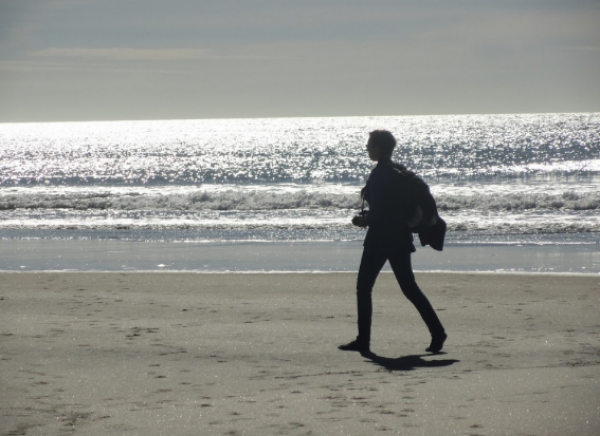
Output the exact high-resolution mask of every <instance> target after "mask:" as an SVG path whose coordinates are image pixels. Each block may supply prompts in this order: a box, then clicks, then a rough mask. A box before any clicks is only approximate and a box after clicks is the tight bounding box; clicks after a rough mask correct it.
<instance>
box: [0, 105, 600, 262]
mask: <svg viewBox="0 0 600 436" xmlns="http://www.w3.org/2000/svg"><path fill="white" fill-rule="evenodd" d="M374 129H387V130H390V131H391V132H392V133H394V135H395V136H396V138H397V140H398V147H397V149H396V151H395V154H394V160H396V161H398V162H401V163H403V164H404V165H406V166H407V167H408V168H409V169H412V170H413V171H415V172H416V173H417V174H419V175H420V176H421V177H422V178H423V179H424V180H425V181H426V182H427V183H428V184H429V185H430V187H431V190H432V192H433V194H434V196H435V198H436V200H437V203H438V207H439V211H440V215H441V216H442V217H443V218H444V219H445V220H446V222H447V223H448V234H447V239H446V250H445V251H448V252H454V253H461V254H460V256H459V257H462V258H463V259H466V258H469V256H473V259H474V261H476V260H477V259H478V258H481V256H480V255H479V256H476V255H474V253H478V252H480V251H481V250H484V252H485V253H501V252H502V253H514V254H509V255H507V257H506V259H505V260H504V261H503V262H502V263H498V264H494V262H493V261H486V265H485V266H482V267H481V270H493V271H504V270H509V271H549V270H550V271H562V272H592V273H600V255H599V254H598V252H599V251H600V113H580V114H579V113H578V114H516V115H448V116H404V117H343V118H341V117H337V118H268V119H227V120H225V119H222V120H172V121H117V122H78V123H16V124H6V123H5V124H0V235H1V236H0V244H1V246H0V262H1V263H2V264H3V265H0V269H4V270H27V269H34V270H49V269H74V270H115V269H116V270H119V269H137V270H146V269H150V270H153V269H161V270H165V269H169V268H171V269H174V270H182V269H183V270H190V271H232V270H233V271H255V270H258V271H263V270H277V271H279V270H281V271H283V270H285V271H287V270H294V271H295V270H303V271H304V270H310V271H320V270H326V271H338V270H339V271H345V270H352V269H354V268H356V266H357V262H358V260H359V258H360V248H361V247H360V246H361V241H362V239H363V238H364V230H362V229H359V228H356V227H353V226H352V225H351V224H350V219H351V218H352V216H353V215H354V214H356V213H357V212H358V211H359V210H360V204H361V202H360V195H359V192H360V189H361V187H362V186H363V185H364V183H365V181H366V178H367V176H368V174H369V172H370V170H371V169H372V167H373V162H371V161H370V160H369V159H368V157H367V155H366V151H365V143H366V139H367V136H368V132H369V131H371V130H374ZM109 246H110V247H112V248H111V249H109V248H108V247H109ZM75 247H78V248H77V249H75ZM115 247H121V248H118V249H117V248H115ZM123 247H126V248H123ZM132 247H134V248H132ZM299 247H300V248H299ZM332 247H333V248H332ZM45 250H50V251H49V253H53V254H54V255H45V256H46V257H44V256H42V255H40V253H45V252H46V251H45ZM73 250H75V253H79V254H73ZM95 250H96V251H95ZM103 250H104V251H103ZM107 250H108V251H107ZM132 250H133V251H132ZM298 250H299V251H298ZM423 250H430V251H431V249H430V248H428V247H426V248H420V249H419V251H423ZM532 250H533V251H532ZM105 251H106V252H111V253H113V254H112V257H111V256H108V258H113V259H115V260H114V262H113V263H111V262H106V259H105V257H106V256H104V254H106V253H104V252H105ZM94 252H98V253H99V252H102V253H104V254H98V256H96V257H94V256H93V255H90V254H89V253H94ZM182 252H185V255H177V254H173V253H182ZM242 252H244V253H254V254H255V255H248V254H246V255H242V254H240V253H242ZM532 252H535V253H537V255H534V256H532V255H531V254H527V255H525V254H524V253H532ZM82 253H88V254H87V255H85V256H83V257H85V258H86V261H85V262H83V261H82V260H81V259H82ZM115 253H121V254H120V255H119V254H115ZM149 253H152V254H149ZM161 253H163V254H165V253H170V254H169V256H167V257H168V259H167V260H168V262H167V261H166V262H161V263H157V262H159V261H160V255H161ZM217 253H219V254H217ZM228 253H229V254H228ZM319 253H320V254H319ZM519 253H520V254H519ZM540 253H541V254H540ZM549 253H559V254H561V253H562V255H564V256H569V259H566V258H563V259H562V261H561V260H559V261H558V262H557V261H554V263H552V262H551V263H552V265H553V266H551V267H548V266H547V263H548V259H547V258H546V257H547V256H548V255H549ZM58 256H61V258H62V256H64V257H65V259H66V260H64V262H62V263H61V262H58V263H57V261H56V259H58ZM136 256H137V258H140V259H143V258H148V257H149V258H150V260H148V261H147V262H146V263H144V261H140V262H141V263H135V262H132V258H135V257H136ZM165 256H166V254H165ZM219 256H220V257H219ZM335 256H338V257H339V259H337V260H336V259H333V257H335ZM423 256H431V254H423ZM514 256H516V257H518V258H520V259H521V262H522V263H521V264H520V263H519V262H517V261H515V262H516V264H515V265H509V264H511V262H510V259H513V258H514ZM540 256H541V258H540ZM215 257H219V259H221V260H220V263H218V264H215V263H214V262H212V260H211V259H213V258H215ZM454 257H456V256H454ZM228 258H229V259H230V260H228ZM532 258H535V259H537V260H536V261H533V260H532ZM157 259H159V260H157ZM183 259H185V261H183ZM281 259H287V260H285V261H281ZM301 259H304V260H301ZM316 259H320V261H316ZM340 259H342V260H340ZM440 259H441V258H439V257H436V258H435V259H433V260H431V262H430V263H431V265H430V266H426V267H425V269H428V270H447V269H450V270H479V269H480V268H473V267H472V266H469V265H470V264H469V262H468V261H467V262H466V263H465V265H463V266H462V267H461V266H460V262H458V261H457V262H455V263H453V265H454V266H452V267H444V262H442V261H440ZM544 259H545V260H544ZM457 260H459V259H457ZM278 261H280V263H281V264H279V263H278ZM169 262H170V263H169ZM211 262H212V265H213V266H211ZM490 262H491V263H490ZM527 262H529V263H527ZM532 262H533V263H532ZM573 262H574V264H573ZM425 263H427V261H425ZM132 265H133V266H132ZM273 265H275V266H274V267H272V268H270V266H273ZM564 265H569V266H568V267H565V266H564ZM415 267H416V268H417V269H418V265H417V262H416V261H415Z"/></svg>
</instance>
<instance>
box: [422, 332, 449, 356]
mask: <svg viewBox="0 0 600 436" xmlns="http://www.w3.org/2000/svg"><path fill="white" fill-rule="evenodd" d="M447 338H448V335H447V334H446V333H442V334H441V335H439V336H435V337H433V338H432V339H431V345H429V348H427V350H425V351H429V352H431V353H439V352H440V351H442V348H443V347H444V342H445V341H446V339H447Z"/></svg>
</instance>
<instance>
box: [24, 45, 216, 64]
mask: <svg viewBox="0 0 600 436" xmlns="http://www.w3.org/2000/svg"><path fill="white" fill-rule="evenodd" d="M209 53H210V51H209V50H205V49H191V48H172V49H154V48H123V47H113V48H87V47H80V48H78V47H75V48H47V49H44V50H39V51H35V52H32V53H30V54H29V55H30V56H34V57H44V58H79V59H95V60H133V61H174V60H189V59H199V58H203V57H206V56H208V55H209Z"/></svg>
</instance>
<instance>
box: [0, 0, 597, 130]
mask: <svg viewBox="0 0 600 436" xmlns="http://www.w3.org/2000/svg"><path fill="white" fill-rule="evenodd" d="M591 111H594V112H597V111H600V0H515V1H513V0H464V1H461V0H437V1H428V0H414V1H413V0H368V1H367V0H363V1H357V0H314V1H313V0H236V1H233V0H218V1H217V0H214V1H204V0H0V122H7V121H57V120H65V121H68V120H111V119H166V118H232V117H288V116H345V115H419V114H459V113H515V112H517V113H518V112H591Z"/></svg>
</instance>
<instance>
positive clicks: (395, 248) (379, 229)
mask: <svg viewBox="0 0 600 436" xmlns="http://www.w3.org/2000/svg"><path fill="white" fill-rule="evenodd" d="M395 147H396V139H395V138H394V136H393V135H392V134H391V133H390V132H388V131H387V130H376V131H373V132H371V133H370V134H369V140H368V142H367V152H368V154H369V158H370V159H371V160H372V161H374V162H377V165H376V166H375V168H374V169H373V170H372V171H371V174H370V176H369V180H368V181H367V185H366V186H365V187H364V188H363V198H364V199H365V200H366V201H367V202H368V204H369V211H368V212H367V213H365V214H361V215H358V216H355V217H354V218H353V219H352V224H354V225H355V226H358V227H368V231H367V235H366V236H365V241H364V244H363V245H364V250H363V255H362V259H361V263H360V268H359V271H358V279H357V284H356V289H357V293H356V296H357V306H358V337H357V338H356V340H354V341H352V342H350V343H348V344H345V345H341V346H339V349H340V350H344V351H358V352H361V353H370V342H371V318H372V313H373V304H372V297H371V294H372V291H373V286H374V285H375V280H376V279H377V276H378V275H379V272H380V271H381V269H382V268H383V266H384V264H385V262H386V261H389V262H390V265H391V267H392V270H393V271H394V274H395V276H396V279H397V280H398V284H399V285H400V288H401V289H402V292H403V293H404V295H405V296H406V298H408V299H409V300H410V302H411V303H413V304H414V306H415V307H416V309H417V310H418V311H419V314H420V315H421V318H423V321H425V324H426V325H427V327H428V329H429V332H430V333H431V338H432V339H431V344H430V346H429V347H428V348H427V351H429V352H433V353H438V352H440V351H441V350H442V347H443V345H444V341H445V340H446V338H447V335H446V332H445V330H444V327H443V326H442V323H441V322H440V320H439V319H438V317H437V315H436V313H435V310H434V309H433V307H432V306H431V303H430V302H429V300H428V299H427V297H426V296H425V294H423V292H422V291H421V289H419V286H418V285H417V282H416V281H415V275H414V273H413V270H412V265H411V254H412V253H414V252H415V251H416V250H415V246H414V243H413V235H412V230H411V225H415V223H416V222H418V221H420V220H421V218H422V216H423V214H422V211H421V210H420V208H418V207H415V205H414V204H412V203H411V201H410V200H409V198H410V195H411V192H407V195H406V196H404V197H402V196H400V197H399V196H398V195H395V193H394V187H395V184H397V180H398V179H397V178H396V177H397V174H395V173H394V172H395V171H396V172H401V173H403V174H404V173H407V174H411V175H412V176H414V173H411V172H408V171H407V170H406V168H405V167H404V166H402V165H400V164H397V163H394V162H392V153H393V151H394V148H395ZM414 178H415V179H416V176H414ZM417 180H418V181H419V182H420V183H421V185H424V186H425V187H426V189H427V194H429V188H427V185H425V183H424V182H422V181H421V180H420V179H417ZM431 201H433V197H431ZM433 207H434V208H435V203H434V206H433ZM435 216H437V210H436V211H435ZM438 218H439V217H438ZM411 220H412V221H415V223H411ZM434 221H435V217H434ZM440 221H442V223H443V220H441V219H440ZM443 225H444V227H443V232H444V233H445V223H443ZM419 237H420V238H421V242H422V243H425V242H424V238H425V236H423V237H421V233H419ZM441 238H442V242H441V245H443V234H442V236H441ZM427 243H429V242H427ZM437 244H438V246H439V248H436V249H440V250H441V245H440V243H439V242H437ZM430 245H432V247H435V245H436V243H434V242H431V244H430Z"/></svg>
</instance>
